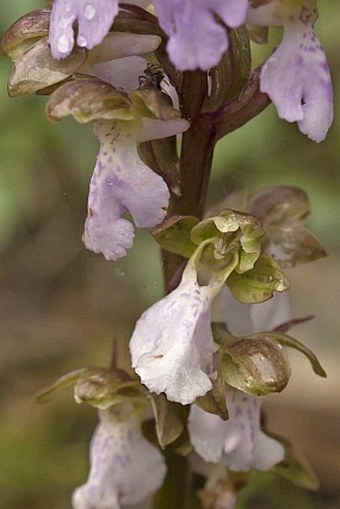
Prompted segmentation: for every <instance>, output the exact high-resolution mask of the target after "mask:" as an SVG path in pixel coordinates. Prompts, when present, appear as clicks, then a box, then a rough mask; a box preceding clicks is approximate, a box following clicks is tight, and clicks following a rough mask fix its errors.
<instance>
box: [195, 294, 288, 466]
mask: <svg viewBox="0 0 340 509" xmlns="http://www.w3.org/2000/svg"><path fill="white" fill-rule="evenodd" d="M219 304H220V307H219V310H218V311H216V310H214V313H215V319H217V320H219V319H220V318H221V312H222V313H223V316H224V319H226V317H227V324H228V327H231V329H232V330H235V332H236V333H244V334H249V333H251V332H259V331H263V330H268V329H270V328H273V327H276V326H277V325H280V324H281V323H284V322H286V321H287V319H289V304H288V301H287V296H286V295H285V294H276V295H275V297H274V298H272V299H271V300H269V301H267V302H264V303H261V304H252V305H249V304H241V303H240V302H238V301H236V299H235V298H234V297H233V296H232V294H231V293H230V291H229V290H228V289H227V288H224V289H223V291H222V292H221V293H220V295H219ZM226 310H228V312H227V313H226ZM229 318H230V319H231V320H229ZM225 394H226V403H227V407H228V412H229V419H228V420H227V421H223V420H222V419H221V418H220V417H219V416H217V415H214V414H210V413H208V412H205V411H204V410H202V409H201V408H199V407H198V406H196V405H193V406H192V407H191V410H190V417H189V425H188V429H189V434H190V440H191V443H192V445H193V447H194V449H195V450H196V452H197V453H198V454H199V455H200V456H201V457H202V458H203V459H204V460H205V461H209V462H213V463H220V462H222V463H223V464H225V465H227V466H228V467H229V468H230V469H231V470H234V471H237V472H239V471H248V470H251V469H252V468H257V469H259V470H269V469H270V468H271V467H272V466H274V465H275V464H276V463H279V462H280V461H282V460H283V458H284V448H283V446H282V445H281V444H280V443H279V442H277V441H276V440H274V439H272V438H270V437H268V436H267V435H266V434H265V433H263V432H262V431H261V426H260V409H261V398H258V397H255V396H252V395H249V394H245V393H244V392H242V391H239V390H237V389H233V388H231V387H227V389H226V391H225Z"/></svg>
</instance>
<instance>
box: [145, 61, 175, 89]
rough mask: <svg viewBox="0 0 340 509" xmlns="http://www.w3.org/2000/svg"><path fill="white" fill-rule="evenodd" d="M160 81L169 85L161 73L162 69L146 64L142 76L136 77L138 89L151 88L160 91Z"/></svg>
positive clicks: (158, 66) (156, 65)
mask: <svg viewBox="0 0 340 509" xmlns="http://www.w3.org/2000/svg"><path fill="white" fill-rule="evenodd" d="M162 81H164V83H166V84H167V85H168V84H169V83H168V81H167V79H166V77H165V74H164V73H163V69H162V67H161V66H160V65H158V64H148V65H147V67H146V69H145V71H144V74H143V75H142V76H139V77H138V82H139V86H140V87H151V88H157V89H158V90H162V86H161V83H162Z"/></svg>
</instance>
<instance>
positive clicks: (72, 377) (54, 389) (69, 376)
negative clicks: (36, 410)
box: [33, 368, 87, 403]
mask: <svg viewBox="0 0 340 509" xmlns="http://www.w3.org/2000/svg"><path fill="white" fill-rule="evenodd" d="M86 369H87V368H79V369H74V370H73V371H70V372H69V373H66V374H65V375H63V376H61V377H60V378H58V380H56V381H55V382H54V383H53V384H51V385H48V386H47V387H45V388H44V389H41V390H40V391H38V392H37V393H36V394H35V395H34V396H33V400H34V401H35V402H37V403H47V402H48V401H50V399H51V398H52V397H53V396H54V395H55V394H56V393H58V392H59V391H61V390H62V389H65V388H66V387H69V386H70V385H74V384H75V383H76V381H77V380H78V378H79V377H80V375H81V374H82V373H83V372H84V371H85V370H86Z"/></svg>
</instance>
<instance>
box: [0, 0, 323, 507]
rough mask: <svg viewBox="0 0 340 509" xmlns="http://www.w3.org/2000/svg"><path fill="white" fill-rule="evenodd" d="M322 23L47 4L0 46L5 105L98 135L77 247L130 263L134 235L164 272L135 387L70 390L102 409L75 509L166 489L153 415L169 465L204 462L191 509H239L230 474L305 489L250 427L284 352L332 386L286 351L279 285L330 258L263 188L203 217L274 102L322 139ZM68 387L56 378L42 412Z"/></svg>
mask: <svg viewBox="0 0 340 509" xmlns="http://www.w3.org/2000/svg"><path fill="white" fill-rule="evenodd" d="M317 15H318V13H317V6H316V1H315V0H304V1H300V0H154V1H153V2H150V1H147V0H145V1H143V0H139V1H131V2H127V3H125V2H124V3H123V2H121V3H120V2H118V0H54V1H53V3H52V6H51V9H42V10H36V11H33V12H30V13H28V14H27V15H25V16H23V17H22V18H20V19H19V20H18V21H17V22H16V23H14V24H13V25H12V27H11V28H9V30H8V31H7V32H6V34H5V36H4V38H3V40H2V51H3V53H5V54H6V55H7V56H9V57H10V58H11V59H12V60H13V62H14V67H13V71H12V73H11V76H10V78H9V83H8V91H9V95H10V96H12V97H16V96H21V95H26V94H29V93H37V94H43V95H49V99H48V102H47V107H46V112H47V116H48V117H49V118H50V119H51V120H53V121H59V120H62V119H63V118H65V117H67V116H69V115H71V116H73V117H74V119H75V120H76V121H78V122H80V123H87V122H93V125H94V134H95V136H96V137H97V139H98V140H99V143H100V149H99V153H98V157H97V161H96V164H95V169H94V172H93V176H92V179H91V182H90V191H89V198H88V213H87V218H86V221H85V230H84V234H83V241H84V243H85V246H86V247H87V248H88V249H90V250H92V251H94V252H95V253H102V254H103V255H104V257H105V258H106V260H110V261H115V260H118V259H119V258H121V257H123V256H125V255H126V254H127V251H128V250H129V249H131V248H132V247H133V240H134V226H133V224H132V222H133V223H134V225H135V226H136V227H137V228H153V231H152V235H153V238H154V239H155V241H156V242H158V244H159V245H160V247H161V248H162V249H163V252H164V253H165V254H164V260H165V265H166V262H169V261H172V263H168V266H169V267H171V268H172V269H171V270H169V269H168V274H167V275H166V285H167V294H166V295H165V297H164V298H163V299H161V300H160V301H159V302H156V303H155V304H153V305H152V306H151V307H150V308H149V309H147V310H146V311H145V312H144V313H143V314H142V316H141V317H140V318H139V320H138V321H137V323H136V326H135V329H134V332H133V334H132V337H131V340H130V352H131V360H132V368H133V369H134V374H133V375H132V374H131V373H132V371H131V369H130V368H131V367H127V366H123V367H119V368H118V367H117V366H115V367H112V369H104V368H84V369H82V370H80V371H77V372H76V374H75V375H74V373H72V374H71V375H70V376H69V378H68V377H67V376H66V381H69V382H74V381H75V382H76V385H75V398H76V400H77V402H82V401H86V402H87V403H89V404H91V405H93V406H95V407H97V408H99V419H100V422H99V424H98V427H97V430H96V432H95V435H94V437H93V440H92V444H91V451H90V461H91V469H90V474H89V477H88V480H87V482H86V483H85V484H84V485H83V486H82V487H80V488H78V489H76V491H75V492H74V494H73V499H72V503H73V507H74V508H75V509H117V508H119V507H124V506H131V505H135V504H138V503H140V502H142V501H143V500H145V499H148V497H149V498H150V496H151V495H153V494H154V493H155V492H156V491H157V490H158V489H160V488H161V486H162V484H163V481H164V479H165V476H166V465H165V460H164V457H163V455H162V453H161V452H160V450H159V447H158V445H156V444H155V443H151V441H149V440H148V439H147V438H146V437H145V436H144V434H143V433H142V424H143V423H144V424H145V421H146V420H148V419H149V418H150V415H151V414H152V415H153V419H154V421H155V424H156V425H155V427H154V428H153V434H154V439H155V441H156V439H158V443H159V445H160V446H161V448H162V449H164V448H166V447H167V446H169V445H170V444H173V445H172V453H173V454H174V455H175V456H176V455H180V454H182V455H184V456H186V458H187V462H188V463H190V465H191V467H190V468H191V469H192V470H193V471H195V469H197V471H198V473H201V470H202V463H203V460H204V462H205V463H204V464H205V470H204V477H205V478H206V479H207V481H206V490H210V491H211V490H212V491H213V492H214V493H215V495H214V496H215V502H214V504H215V505H204V504H205V502H204V500H205V498H204V491H203V495H202V493H201V496H200V500H201V502H202V504H203V505H202V507H216V508H218V507H225V508H232V507H234V504H235V503H236V499H237V489H238V488H237V486H239V483H238V484H235V483H234V484H233V473H235V472H237V473H239V474H240V475H244V480H245V482H246V480H247V479H248V477H247V473H248V472H249V471H251V470H252V469H258V470H262V471H268V470H272V471H275V472H276V473H278V474H280V473H282V472H283V471H284V475H285V476H286V477H287V472H288V473H289V471H290V470H289V469H291V471H292V472H293V473H292V475H291V476H290V478H291V480H293V482H296V483H299V482H300V484H301V483H302V484H303V485H304V486H307V487H314V483H315V480H314V478H313V476H312V475H311V474H310V473H309V471H307V470H306V472H305V476H304V477H303V482H302V481H301V476H300V477H299V479H294V468H295V467H296V465H297V464H298V462H299V460H298V459H297V458H296V457H295V456H294V455H292V454H291V450H290V447H289V446H287V442H286V441H285V440H284V439H281V438H280V437H278V436H272V435H271V434H269V432H268V433H267V432H266V431H267V430H266V429H263V426H262V422H261V402H262V399H263V398H264V397H265V396H266V395H268V394H271V393H274V392H280V391H282V390H283V389H284V388H285V387H286V385H287V383H288V380H289V377H290V365H289V360H288V356H287V353H286V348H285V347H287V346H288V347H292V348H295V349H298V350H299V351H301V352H302V353H303V354H304V355H306V356H307V358H308V359H309V360H310V362H311V364H312V367H313V369H314V371H315V372H316V373H317V374H319V375H321V376H325V373H324V371H323V369H322V367H321V366H320V364H319V362H318V361H317V359H316V357H315V356H314V354H313V353H312V352H311V351H310V350H309V349H308V348H306V347H305V346H303V345H302V344H301V343H299V342H298V341H297V340H295V339H293V338H292V337H291V336H289V335H288V334H287V331H288V329H289V328H290V325H289V324H290V320H291V317H290V310H289V304H288V300H287V298H286V294H285V293H284V292H285V291H286V290H287V289H288V281H287V278H286V277H285V275H284V273H283V272H282V269H285V268H288V267H294V266H296V265H298V264H300V263H305V262H308V261H311V260H314V259H317V258H319V257H322V256H324V255H325V252H324V250H323V248H322V247H321V245H320V244H319V243H318V241H317V240H316V239H315V238H314V237H313V236H312V235H311V234H310V233H309V232H308V231H307V230H305V228H304V221H305V219H306V216H307V215H308V213H309V205H308V199H307V196H306V194H305V193H304V192H303V191H302V190H301V189H297V188H293V187H289V186H281V187H273V188H270V189H268V190H265V191H262V192H261V193H259V194H258V195H256V196H254V197H252V198H251V199H250V200H249V201H248V204H247V205H246V206H244V204H242V205H241V204H240V206H239V207H238V208H237V209H235V210H234V209H229V208H223V210H222V211H220V212H219V213H218V214H216V215H213V216H212V217H205V216H203V212H204V203H205V198H206V193H207V183H208V181H209V174H210V170H211V161H212V156H213V151H214V147H215V145H216V143H217V141H218V140H219V139H221V138H223V137H224V136H225V135H227V134H229V133H230V132H232V131H233V130H235V129H237V128H238V127H240V126H242V125H244V124H245V123H246V122H248V121H249V120H251V118H253V117H254V116H256V115H257V114H258V113H260V112H261V111H262V110H263V109H264V108H265V107H266V106H267V105H268V104H269V103H270V101H272V102H273V103H274V105H275V107H276V109H277V112H278V115H279V117H280V118H282V119H285V120H287V121H288V122H297V124H298V127H299V129H300V131H301V132H302V133H304V134H306V135H307V136H308V137H309V138H310V139H312V140H314V141H316V142H320V141H322V140H324V139H325V137H326V134H327V132H328V129H329V128H330V126H331V123H332V119H333V94H332V85H331V78H330V71H329V68H328V64H327V60H326V57H325V54H324V51H323V49H322V46H321V43H320V42H319V40H318V38H317V35H316V33H315V31H314V23H315V21H316V19H317ZM256 27H257V29H258V28H259V27H261V30H258V31H257V32H256V30H255V28H256ZM269 27H282V28H283V35H282V39H281V42H280V43H279V45H278V47H277V48H275V49H274V50H273V52H272V54H271V55H270V56H269V58H268V59H267V60H266V61H265V62H264V63H263V64H262V66H261V67H260V68H258V69H253V70H252V69H251V51H250V38H255V34H256V33H261V34H262V35H263V34H265V33H266V31H267V30H268V28H269ZM262 38H263V40H262V41H261V42H262V43H264V42H265V36H263V37H262ZM256 40H257V42H259V40H258V37H257V39H256ZM178 147H180V148H179V149H178ZM127 213H129V216H128V218H126V214H127ZM282 324H286V325H285V326H284V327H282ZM123 368H124V369H123ZM61 385H62V386H64V385H65V377H63V378H62V379H61V381H59V382H57V383H56V384H55V385H54V386H53V387H52V388H49V389H48V390H47V392H46V391H43V392H42V393H41V394H40V395H39V398H40V399H44V397H45V396H46V394H48V393H49V392H51V391H52V392H53V391H54V389H56V388H58V387H59V386H61ZM189 405H190V410H189ZM182 406H183V407H184V408H187V409H188V412H183V411H181V408H182ZM150 412H151V413H150ZM176 445H178V447H176ZM184 446H185V447H184ZM198 458H200V461H198ZM199 465H200V466H199ZM217 465H220V466H222V469H223V474H222V477H221V478H220V477H218V479H219V480H218V482H217V481H216V471H217V470H216V468H217ZM299 465H300V463H299ZM300 466H301V465H300ZM301 469H302V467H301ZM221 479H222V480H221ZM222 481H223V482H222ZM220 482H222V484H223V483H225V486H226V488H225V492H224V495H223V493H222V494H221V491H220V488H219V489H217V488H218V486H220ZM214 490H215V491H214ZM189 491H190V490H189ZM189 491H188V490H187V493H188V492H189ZM222 491H223V490H222ZM226 494H227V495H228V496H226ZM223 497H224V498H223ZM223 500H224V502H223ZM154 504H156V502H155V503H154ZM223 504H224V505H223ZM149 506H150V507H158V506H157V505H154V506H153V505H152V502H151V499H150V505H149ZM159 507H161V506H159Z"/></svg>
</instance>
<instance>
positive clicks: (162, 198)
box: [83, 122, 170, 260]
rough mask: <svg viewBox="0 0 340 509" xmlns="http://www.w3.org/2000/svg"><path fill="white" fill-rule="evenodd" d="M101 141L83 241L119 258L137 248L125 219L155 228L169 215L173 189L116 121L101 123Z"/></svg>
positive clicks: (95, 249) (99, 132) (140, 225)
mask: <svg viewBox="0 0 340 509" xmlns="http://www.w3.org/2000/svg"><path fill="white" fill-rule="evenodd" d="M95 133H96V135H97V137H98V139H99V141H100V143H101V146H100V151H99V154H98V158H97V163H96V167H95V170H94V173H93V176H92V179H91V183H90V193H89V200H88V216H87V219H86V222H85V231H84V235H83V240H84V243H85V245H86V247H87V248H88V249H90V250H92V251H94V252H95V253H103V255H104V256H105V258H106V259H107V260H117V259H118V258H121V257H122V256H124V255H125V254H126V250H127V249H129V248H130V247H131V246H132V244H133V237H134V233H133V226H132V224H131V223H130V222H129V221H127V220H126V219H124V218H123V217H122V216H123V214H124V213H125V212H126V211H129V212H130V213H131V215H132V217H133V220H134V222H135V224H136V226H139V227H141V228H151V227H154V226H156V225H157V224H159V223H161V222H162V220H163V219H164V217H165V215H166V211H167V206H168V201H169V196H170V193H169V190H168V188H167V186H166V184H165V183H164V181H163V179H162V178H161V177H160V176H159V175H157V174H156V173H154V172H153V171H152V170H150V168H149V167H148V166H146V165H145V164H144V163H143V162H142V160H141V159H140V158H139V156H138V153H137V144H136V141H135V139H134V135H133V133H131V132H128V131H123V130H121V129H120V128H119V127H118V126H117V125H116V124H115V123H112V122H97V124H96V128H95Z"/></svg>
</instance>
